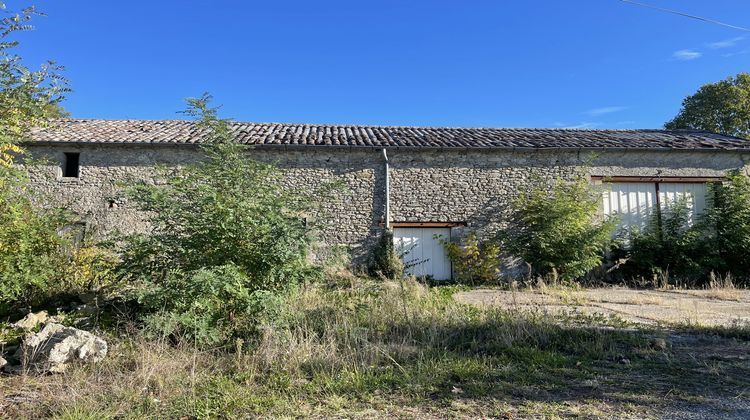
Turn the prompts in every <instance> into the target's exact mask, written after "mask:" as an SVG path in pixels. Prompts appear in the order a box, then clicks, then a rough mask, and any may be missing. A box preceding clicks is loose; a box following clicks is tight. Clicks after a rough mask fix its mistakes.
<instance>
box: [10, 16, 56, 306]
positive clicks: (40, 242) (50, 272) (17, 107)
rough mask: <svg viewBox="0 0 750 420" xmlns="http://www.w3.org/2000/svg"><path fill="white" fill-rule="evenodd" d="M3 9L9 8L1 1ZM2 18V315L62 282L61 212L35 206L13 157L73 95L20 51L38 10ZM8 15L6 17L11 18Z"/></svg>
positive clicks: (51, 68)
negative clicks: (27, 61)
mask: <svg viewBox="0 0 750 420" xmlns="http://www.w3.org/2000/svg"><path fill="white" fill-rule="evenodd" d="M0 5H2V6H3V9H4V4H3V3H0ZM3 13H4V15H3V17H2V19H0V62H1V63H2V64H0V315H2V314H5V313H7V312H9V311H13V310H17V309H19V308H21V307H26V306H29V305H33V304H36V303H38V302H39V301H40V300H42V297H44V296H46V295H47V294H48V293H50V290H51V289H52V288H54V287H56V286H57V285H59V281H60V279H61V278H62V276H61V273H62V266H63V265H64V262H65V260H66V254H65V248H66V247H67V245H68V242H67V241H66V239H65V238H63V237H61V236H59V235H58V234H57V231H58V229H59V228H61V227H62V226H64V225H65V224H66V218H65V216H64V214H63V213H61V212H59V211H45V210H41V209H37V208H35V207H34V206H33V205H32V202H31V200H30V199H29V197H28V195H27V193H26V191H25V190H26V184H27V178H26V174H25V172H24V171H22V170H20V169H18V168H16V167H14V165H13V164H14V159H15V158H16V157H17V156H19V155H22V154H23V152H24V150H23V148H22V147H20V144H21V143H22V142H23V141H24V140H26V139H27V138H28V131H29V128H31V127H34V126H43V125H44V124H46V123H47V120H48V119H49V118H50V117H57V116H60V115H61V114H62V113H63V112H62V110H61V109H60V107H59V103H60V101H62V99H63V97H64V94H65V93H66V92H68V90H69V89H68V87H67V83H66V80H65V79H64V78H63V77H62V76H61V75H60V73H59V71H60V70H61V67H60V66H57V65H55V64H54V63H51V62H49V63H47V64H45V65H43V66H42V67H41V68H40V69H39V70H33V69H31V68H29V67H27V66H26V65H24V63H23V60H22V58H21V57H20V56H18V55H17V53H16V52H15V49H16V48H17V47H18V45H19V42H18V40H17V39H16V35H17V33H18V32H22V31H26V30H30V29H32V26H31V25H30V21H31V19H32V17H33V16H34V15H35V14H36V12H35V11H34V8H33V7H30V8H26V9H24V10H22V11H20V12H19V13H9V12H8V11H5V10H3ZM6 13H7V14H6Z"/></svg>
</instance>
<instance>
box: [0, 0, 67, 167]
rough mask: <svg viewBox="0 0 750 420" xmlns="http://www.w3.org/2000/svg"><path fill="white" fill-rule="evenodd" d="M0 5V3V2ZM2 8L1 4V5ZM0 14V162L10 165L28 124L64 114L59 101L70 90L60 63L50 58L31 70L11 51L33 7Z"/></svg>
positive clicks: (41, 122)
mask: <svg viewBox="0 0 750 420" xmlns="http://www.w3.org/2000/svg"><path fill="white" fill-rule="evenodd" d="M0 6H2V3H0ZM3 9H4V7H3ZM2 13H3V15H2V18H0V165H3V166H10V164H11V163H12V160H13V154H14V153H19V152H21V150H20V149H19V148H18V147H17V144H18V143H19V142H21V141H23V140H25V139H26V138H27V135H28V131H29V129H30V128H31V127H35V126H43V125H45V124H46V123H47V121H48V119H49V118H54V117H59V116H61V115H64V111H62V109H61V108H60V102H61V101H62V100H63V99H64V95H65V94H66V93H67V92H68V91H69V90H70V89H69V88H68V85H67V80H66V79H65V78H64V77H62V75H61V73H60V72H61V71H62V67H60V66H59V65H57V64H55V63H54V62H52V61H49V62H47V63H46V64H44V65H42V66H41V68H40V69H39V70H31V69H29V68H28V67H27V66H26V65H24V63H23V60H22V59H21V57H20V56H19V55H18V54H16V53H15V49H16V48H17V47H18V45H19V42H18V41H17V40H15V39H13V36H14V35H16V34H17V33H18V32H23V31H28V30H30V29H32V26H31V25H30V21H31V19H32V18H33V17H34V16H35V15H37V14H38V13H37V12H36V11H35V9H34V8H33V7H29V8H26V9H24V10H22V11H21V12H20V13H12V12H9V11H5V10H3V11H2Z"/></svg>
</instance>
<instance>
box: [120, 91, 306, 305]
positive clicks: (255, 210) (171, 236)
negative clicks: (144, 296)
mask: <svg viewBox="0 0 750 420" xmlns="http://www.w3.org/2000/svg"><path fill="white" fill-rule="evenodd" d="M208 100H209V98H208V97H204V98H202V99H198V100H192V101H191V102H190V104H189V106H190V109H189V113H190V114H191V115H198V116H200V118H201V119H200V120H199V122H198V125H199V129H201V130H204V131H205V133H206V135H207V136H208V138H209V141H210V142H209V144H207V145H205V146H202V150H203V152H204V154H205V159H204V160H202V161H200V162H198V163H195V164H190V165H187V166H185V167H183V168H182V169H181V170H177V171H175V172H169V171H167V170H164V171H163V173H162V176H164V177H165V178H166V181H165V183H164V185H150V184H146V183H140V184H138V185H136V186H135V187H132V188H130V189H129V190H128V194H129V196H130V198H131V199H132V200H133V201H134V202H135V203H136V204H137V205H138V207H139V208H140V210H143V211H146V212H148V213H149V214H151V215H152V217H150V219H149V220H150V223H151V232H150V233H149V234H148V235H136V236H132V237H130V238H128V244H127V246H126V247H125V249H124V260H125V261H124V263H125V265H124V266H125V267H126V268H127V269H128V270H129V271H130V272H132V273H134V274H135V275H137V276H140V277H150V278H152V279H153V280H155V281H159V280H160V279H162V278H164V277H165V276H166V274H167V273H168V272H170V271H175V270H179V271H183V272H190V271H195V270H199V269H203V268H210V267H218V266H224V265H228V264H233V265H236V266H237V267H238V268H239V269H240V270H241V271H242V272H243V273H245V274H247V275H248V276H250V277H251V278H252V279H253V281H254V282H256V284H257V285H258V288H259V289H267V290H275V289H281V288H283V287H284V286H286V285H287V284H290V283H293V282H295V281H296V280H300V279H302V278H303V277H304V276H305V275H307V274H308V271H309V270H308V268H309V267H308V262H307V249H308V246H309V244H310V241H311V237H310V232H309V229H308V228H307V226H306V223H305V220H304V214H305V213H306V212H307V211H308V210H309V209H310V208H311V206H310V204H309V203H311V202H312V201H311V199H310V195H311V194H305V193H303V192H302V191H296V190H292V189H288V188H284V187H283V186H282V183H281V181H282V179H281V175H280V173H279V171H278V170H277V169H276V168H275V167H274V166H272V165H269V164H265V163H261V162H257V161H254V160H252V159H250V158H249V157H248V156H247V148H246V147H245V146H242V145H238V144H235V143H232V142H231V136H230V133H229V126H228V124H227V121H225V120H220V119H218V118H217V116H216V112H215V110H213V109H210V108H208V106H207V103H208Z"/></svg>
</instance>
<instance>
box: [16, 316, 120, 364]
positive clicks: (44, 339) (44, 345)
mask: <svg viewBox="0 0 750 420" xmlns="http://www.w3.org/2000/svg"><path fill="white" fill-rule="evenodd" d="M106 355H107V342H106V341H104V340H103V339H101V338H100V337H97V336H95V335H94V334H91V333H90V332H87V331H83V330H79V329H77V328H72V327H66V326H64V325H61V324H47V325H46V326H45V327H44V328H43V329H42V330H41V331H39V332H38V333H36V334H32V335H29V336H27V337H26V339H25V340H24V342H23V344H22V345H21V347H20V348H19V349H18V351H17V352H16V358H17V359H18V360H19V361H20V362H21V364H22V365H23V364H25V366H27V367H28V368H29V369H31V370H35V371H37V372H64V371H65V369H66V368H67V367H68V365H70V364H71V363H76V362H84V363H88V362H98V361H100V360H102V359H103V358H104V357H105V356H106Z"/></svg>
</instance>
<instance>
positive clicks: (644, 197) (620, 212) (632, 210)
mask: <svg viewBox="0 0 750 420" xmlns="http://www.w3.org/2000/svg"><path fill="white" fill-rule="evenodd" d="M604 186H605V188H606V191H605V193H604V214H606V215H616V216H617V217H618V218H619V219H620V229H622V230H630V229H632V228H634V227H637V228H639V229H641V230H643V229H644V228H645V227H646V225H647V224H648V222H649V220H650V217H651V214H652V213H653V210H654V208H655V207H656V202H657V200H656V183H652V182H643V183H640V182H611V183H606V184H605V185H604ZM706 194H707V185H706V184H705V183H669V182H660V183H659V202H660V204H661V207H662V209H664V208H667V207H669V205H671V204H673V203H674V202H676V201H678V200H681V199H685V200H686V201H687V204H688V206H689V207H690V209H691V219H690V222H691V223H692V222H694V221H696V220H697V217H698V216H699V215H700V214H701V213H703V211H705V209H706ZM622 230H621V231H622Z"/></svg>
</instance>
